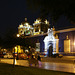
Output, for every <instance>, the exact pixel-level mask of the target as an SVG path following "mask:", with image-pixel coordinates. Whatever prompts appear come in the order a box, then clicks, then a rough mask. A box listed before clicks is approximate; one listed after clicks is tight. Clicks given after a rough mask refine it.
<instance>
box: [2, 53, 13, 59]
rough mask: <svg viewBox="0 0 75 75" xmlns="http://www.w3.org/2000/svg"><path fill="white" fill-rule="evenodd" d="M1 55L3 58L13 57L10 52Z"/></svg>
mask: <svg viewBox="0 0 75 75" xmlns="http://www.w3.org/2000/svg"><path fill="white" fill-rule="evenodd" d="M3 57H4V58H13V55H12V54H11V53H6V54H5V55H4V56H3Z"/></svg>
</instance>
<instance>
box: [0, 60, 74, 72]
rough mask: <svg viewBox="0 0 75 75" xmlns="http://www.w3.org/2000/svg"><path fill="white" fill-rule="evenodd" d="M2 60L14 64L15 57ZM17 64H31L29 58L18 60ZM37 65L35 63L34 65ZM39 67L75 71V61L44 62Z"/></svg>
mask: <svg viewBox="0 0 75 75" xmlns="http://www.w3.org/2000/svg"><path fill="white" fill-rule="evenodd" d="M0 61H1V62H4V63H9V64H13V59H1V60H0ZM16 65H21V66H29V64H28V60H17V61H16ZM32 66H33V67H35V66H34V65H32ZM36 67H38V68H43V69H48V70H56V71H63V72H71V73H75V63H60V62H59V63H57V62H42V65H41V66H36Z"/></svg>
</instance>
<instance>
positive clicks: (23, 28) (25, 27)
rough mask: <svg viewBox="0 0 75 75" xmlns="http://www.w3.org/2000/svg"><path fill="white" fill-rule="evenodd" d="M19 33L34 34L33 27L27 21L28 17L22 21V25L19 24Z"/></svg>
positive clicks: (21, 34)
mask: <svg viewBox="0 0 75 75" xmlns="http://www.w3.org/2000/svg"><path fill="white" fill-rule="evenodd" d="M18 34H19V35H20V36H25V35H32V34H33V27H32V26H31V25H29V23H28V22H27V18H25V22H22V23H21V25H19V27H18Z"/></svg>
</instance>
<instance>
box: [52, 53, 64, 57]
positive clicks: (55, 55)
mask: <svg viewBox="0 0 75 75" xmlns="http://www.w3.org/2000/svg"><path fill="white" fill-rule="evenodd" d="M52 57H54V58H56V57H58V58H62V57H63V55H62V54H59V53H55V54H53V55H52Z"/></svg>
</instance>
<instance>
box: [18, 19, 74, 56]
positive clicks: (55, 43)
mask: <svg viewBox="0 0 75 75" xmlns="http://www.w3.org/2000/svg"><path fill="white" fill-rule="evenodd" d="M17 35H18V37H25V38H26V39H27V38H28V39H29V40H30V42H31V43H32V44H35V45H36V51H39V52H42V53H45V54H48V50H49V47H50V46H52V47H53V51H52V52H53V53H61V54H63V55H75V28H68V29H62V30H57V31H56V30H55V28H54V26H53V27H52V28H51V27H50V24H49V21H47V19H45V20H42V19H40V18H38V19H36V20H35V21H34V23H33V25H30V24H29V22H27V18H25V21H24V22H22V23H21V25H19V27H18V34H17Z"/></svg>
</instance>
